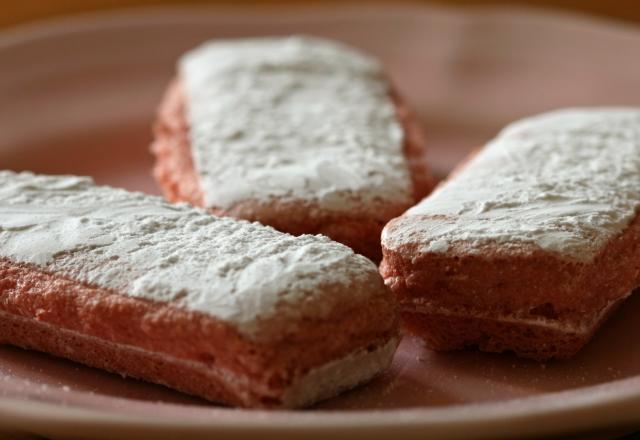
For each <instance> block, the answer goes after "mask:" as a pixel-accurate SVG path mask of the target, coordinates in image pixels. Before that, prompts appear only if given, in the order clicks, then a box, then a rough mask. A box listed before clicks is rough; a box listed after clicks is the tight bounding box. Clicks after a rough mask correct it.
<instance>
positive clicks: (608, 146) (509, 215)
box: [383, 108, 640, 260]
mask: <svg viewBox="0 0 640 440" xmlns="http://www.w3.org/2000/svg"><path fill="white" fill-rule="evenodd" d="M638 206H640V109H637V108H582V109H568V110H559V111H554V112H550V113H546V114H543V115H540V116H536V117H532V118H528V119H524V120H522V121H519V122H516V123H514V124H512V125H510V126H508V127H507V128H505V129H504V130H503V131H502V132H501V133H500V135H499V136H498V137H497V138H496V139H495V140H493V141H492V142H490V143H489V144H488V145H487V146H486V147H485V148H484V149H483V150H482V151H481V152H480V153H479V154H478V155H477V156H476V157H475V158H474V159H473V160H472V162H471V163H470V164H469V165H468V166H467V167H466V168H465V169H464V170H463V171H462V172H461V173H460V174H458V175H457V176H455V177H453V178H452V180H451V181H449V182H447V183H446V184H445V185H443V186H442V187H440V188H439V189H438V190H437V191H436V192H435V193H434V194H432V195H431V196H430V197H428V198H426V199H425V200H423V201H422V202H421V203H419V204H418V205H417V206H415V207H413V208H411V209H410V210H409V211H407V213H406V214H405V215H404V216H403V218H401V219H400V220H399V221H396V222H395V224H393V226H391V227H388V228H387V229H386V230H385V231H384V232H383V244H384V246H385V247H387V248H391V249H393V248H397V247H399V246H403V245H406V244H410V243H418V244H419V246H420V249H421V251H422V252H446V251H447V250H448V249H449V247H450V245H452V244H455V243H464V245H465V251H470V252H473V251H474V250H479V249H480V248H481V247H482V245H484V244H486V243H488V242H491V243H500V245H501V246H503V247H509V246H514V245H515V246H518V245H519V244H521V243H531V244H534V245H537V246H538V247H540V248H542V249H544V250H546V251H550V252H554V253H557V254H561V255H563V256H566V257H570V258H573V259H578V260H589V259H592V258H593V257H594V256H595V255H596V254H597V253H598V252H599V251H600V249H602V247H603V246H604V245H605V244H606V242H607V241H608V240H609V239H611V237H613V236H615V235H616V234H618V233H620V232H622V231H623V230H624V229H625V228H626V227H627V225H628V224H629V222H630V221H631V220H632V219H633V218H634V217H635V215H636V213H637V210H638Z"/></svg>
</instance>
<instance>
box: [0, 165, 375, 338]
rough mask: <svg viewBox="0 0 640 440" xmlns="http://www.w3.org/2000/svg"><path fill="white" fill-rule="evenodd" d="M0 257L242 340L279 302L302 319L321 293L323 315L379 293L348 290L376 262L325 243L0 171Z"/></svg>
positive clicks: (79, 181)
mask: <svg viewBox="0 0 640 440" xmlns="http://www.w3.org/2000/svg"><path fill="white" fill-rule="evenodd" d="M0 257H5V258H9V259H11V260H14V261H18V262H24V263H31V264H34V265H37V266H39V267H41V268H43V269H45V270H47V271H52V272H56V273H61V274H65V275H67V276H69V277H71V278H73V279H76V280H78V281H81V282H86V283H89V284H92V285H96V286H99V287H102V288H107V289H113V290H116V291H119V292H122V293H123V294H126V295H130V296H133V297H140V298H146V299H150V300H154V301H174V302H176V303H177V304H180V305H182V306H183V307H185V308H187V309H190V310H194V311H198V312H203V313H206V314H209V315H211V316H214V317H216V318H218V319H220V320H223V321H227V322H230V323H231V324H233V325H235V326H237V327H238V328H239V330H241V331H243V332H244V333H246V334H249V335H251V334H254V333H255V332H257V331H258V330H259V328H258V320H259V318H267V317H270V316H272V315H273V313H274V312H275V307H276V305H277V304H279V303H281V302H289V303H291V304H294V305H297V307H298V309H297V310H296V308H295V307H294V308H290V309H291V310H290V312H289V313H294V314H295V313H297V315H300V316H302V315H303V311H306V312H309V311H308V310H306V309H305V304H307V303H309V299H310V298H311V297H313V296H317V295H324V296H325V297H326V298H323V302H321V303H323V304H324V303H326V304H327V306H326V307H325V308H323V307H318V306H317V304H318V302H317V301H315V302H314V304H315V306H314V308H312V309H311V311H310V312H309V313H313V314H315V316H317V317H322V316H323V314H326V313H329V308H330V307H329V305H330V304H331V303H332V302H333V301H336V300H338V301H340V300H345V301H346V300H349V301H358V300H363V299H366V298H364V297H365V296H371V295H375V294H377V293H376V292H379V291H377V290H376V289H361V288H357V287H356V286H358V285H362V284H363V283H365V284H366V283H367V282H372V283H374V284H375V281H374V280H376V279H377V278H378V274H377V269H376V267H375V265H374V264H373V263H372V262H370V261H369V260H367V259H366V258H364V257H362V256H360V255H356V254H354V253H353V252H352V251H351V250H350V249H349V248H348V247H346V246H343V245H341V244H338V243H335V242H332V241H330V240H329V239H327V238H326V237H322V236H310V235H306V236H301V237H293V236H291V235H288V234H283V233H280V232H277V231H275V230H274V229H272V228H269V227H266V226H262V225H259V224H257V223H249V222H246V221H237V220H232V219H228V218H218V217H214V216H211V215H209V214H207V213H206V212H205V211H204V210H200V209H196V208H192V207H189V206H187V205H172V204H169V203H166V202H164V201H163V200H162V199H160V198H158V197H152V196H147V195H144V194H141V193H131V192H127V191H125V190H120V189H114V188H109V187H100V186H96V185H94V184H93V182H92V181H91V179H89V178H84V177H74V176H41V175H34V174H31V173H14V172H10V171H0ZM327 286H341V287H343V288H327ZM359 295H360V296H361V297H360V298H358V296H359ZM288 318H290V319H295V316H283V319H288Z"/></svg>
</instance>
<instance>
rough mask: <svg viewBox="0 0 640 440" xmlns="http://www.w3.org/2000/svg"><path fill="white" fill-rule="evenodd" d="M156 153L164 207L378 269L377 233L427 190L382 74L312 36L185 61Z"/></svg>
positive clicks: (411, 123) (225, 46)
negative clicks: (190, 207) (306, 236)
mask: <svg viewBox="0 0 640 440" xmlns="http://www.w3.org/2000/svg"><path fill="white" fill-rule="evenodd" d="M153 151H154V152H155V154H156V156H157V159H158V160H157V163H156V168H155V175H156V178H157V179H158V181H159V182H160V184H161V185H162V187H163V189H164V191H165V194H166V195H167V197H168V198H169V199H170V200H174V201H189V202H191V203H195V204H198V205H201V206H204V207H207V208H208V209H209V210H211V211H212V212H214V213H216V214H222V215H230V216H234V217H238V218H246V219H250V220H257V221H260V222H261V223H264V224H269V225H272V226H274V227H275V228H277V229H279V230H282V231H285V232H290V233H293V234H296V235H297V234H302V233H322V234H325V235H328V236H330V237H332V238H334V239H336V240H337V241H340V242H342V243H345V244H347V245H349V246H351V247H353V248H354V249H355V250H356V251H358V252H360V253H363V254H364V255H367V256H369V257H370V258H373V259H378V260H379V258H380V244H379V236H380V231H381V230H382V227H383V226H384V224H385V223H386V222H387V221H388V220H389V219H391V218H393V217H394V216H397V215H399V214H400V213H402V212H403V211H404V210H405V209H407V208H408V207H410V206H411V205H412V204H413V203H415V201H417V200H419V199H420V198H421V197H423V196H424V195H425V194H426V193H428V191H429V190H430V189H431V179H430V176H429V173H428V170H427V169H426V164H425V157H424V140H423V138H422V134H421V131H420V128H419V127H418V125H417V123H416V121H415V119H414V117H413V116H412V114H411V112H410V111H409V110H408V109H407V108H406V106H405V105H404V104H403V103H402V100H401V99H400V98H399V97H398V96H397V93H396V92H395V91H394V90H392V89H391V87H390V85H389V83H388V81H387V80H386V78H385V75H384V72H383V70H382V68H381V66H380V64H379V63H378V62H377V61H376V60H374V59H373V58H371V57H369V56H367V55H364V54H362V53H360V52H358V51H356V50H354V49H351V48H349V47H347V46H344V45H342V44H340V43H337V42H331V41H328V40H323V39H318V38H310V37H288V38H263V39H245V40H216V41H213V42H209V43H206V44H204V45H202V46H201V47H199V48H197V49H194V50H193V51H191V52H189V53H187V54H186V55H185V56H184V57H183V58H182V59H181V61H180V63H179V77H178V80H177V81H176V82H174V83H173V84H172V86H171V87H170V88H169V90H168V92H167V95H166V97H165V99H164V101H163V103H162V105H161V108H160V112H159V118H158V124H157V126H156V141H155V143H154V145H153Z"/></svg>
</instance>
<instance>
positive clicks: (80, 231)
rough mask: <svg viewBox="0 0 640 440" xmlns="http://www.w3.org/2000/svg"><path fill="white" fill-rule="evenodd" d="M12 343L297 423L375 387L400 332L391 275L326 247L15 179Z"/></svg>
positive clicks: (109, 191) (5, 188) (0, 328)
mask: <svg viewBox="0 0 640 440" xmlns="http://www.w3.org/2000/svg"><path fill="white" fill-rule="evenodd" d="M0 343H6V344H13V345H17V346H21V347H25V348H30V349H36V350H40V351H44V352H47V353H51V354H54V355H57V356H61V357H65V358H69V359H72V360H75V361H78V362H82V363H84V364H87V365H90V366H93V367H97V368H103V369H106V370H108V371H112V372H116V373H120V374H122V375H127V376H132V377H136V378H140V379H144V380H147V381H151V382H155V383H159V384H164V385H166V386H168V387H171V388H175V389H177V390H180V391H183V392H186V393H190V394H193V395H196V396H200V397H203V398H205V399H209V400H212V401H216V402H222V403H225V404H228V405H235V406H243V407H287V408H291V407H301V406H306V405H311V404H313V403H314V402H316V401H318V400H321V399H325V398H328V397H331V396H334V395H336V394H338V393H339V392H341V391H343V390H346V389H349V388H351V387H354V386H356V385H358V384H360V383H363V382H366V381H368V380H369V379H371V378H372V377H373V376H374V375H376V374H377V373H378V372H380V371H381V370H382V369H384V368H385V367H387V366H388V365H389V363H390V362H391V359H392V356H393V353H394V351H395V348H396V346H397V343H398V331H397V313H396V308H395V304H394V301H393V298H392V296H391V294H390V292H389V291H388V290H387V289H386V288H385V286H384V284H383V282H382V278H381V277H380V275H379V274H378V272H377V268H376V266H375V265H374V264H373V263H371V261H369V260H368V259H366V258H365V257H363V256H360V255H357V254H354V253H353V251H352V250H351V249H349V248H348V247H346V246H343V245H341V244H339V243H335V242H332V241H330V240H329V239H328V238H326V237H322V236H310V235H305V236H300V237H294V236H291V235H288V234H283V233H280V232H277V231H275V230H274V229H272V228H270V227H266V226H262V225H259V224H257V223H249V222H246V221H238V220H233V219H230V218H218V217H215V216H212V215H210V214H209V213H207V212H206V211H204V210H201V209H198V208H193V207H190V206H187V205H184V204H181V205H172V204H169V203H167V202H165V201H163V200H162V199H160V198H158V197H152V196H147V195H144V194H140V193H130V192H127V191H125V190H120V189H114V188H109V187H102V186H95V185H94V184H93V182H92V181H91V180H90V179H88V178H83V177H74V176H42V175H34V174H31V173H14V172H10V171H0Z"/></svg>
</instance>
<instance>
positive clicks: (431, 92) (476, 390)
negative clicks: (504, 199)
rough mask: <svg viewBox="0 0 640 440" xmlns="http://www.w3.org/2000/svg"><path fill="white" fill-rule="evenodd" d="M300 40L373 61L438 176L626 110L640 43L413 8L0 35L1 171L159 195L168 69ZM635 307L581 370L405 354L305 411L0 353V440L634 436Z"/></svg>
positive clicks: (118, 17) (152, 20)
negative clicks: (345, 47)
mask: <svg viewBox="0 0 640 440" xmlns="http://www.w3.org/2000/svg"><path fill="white" fill-rule="evenodd" d="M293 32H305V33H312V34H318V35H325V36H329V37H334V38H338V39H341V40H344V41H346V42H349V43H351V44H354V45H356V46H360V47H362V48H364V49H366V50H369V51H371V52H373V53H374V54H376V55H378V56H379V57H381V58H382V59H383V60H384V61H385V62H386V63H387V65H388V66H389V69H390V71H391V73H392V76H393V78H394V79H395V81H396V83H397V84H398V85H399V87H400V89H401V90H402V91H403V92H404V94H405V95H406V96H407V98H408V100H409V101H410V102H411V103H412V104H413V105H414V106H415V108H416V109H417V110H418V112H419V114H420V116H421V118H422V120H423V121H424V124H425V127H426V129H427V133H428V136H429V140H430V145H431V153H432V154H431V159H432V163H433V165H434V168H435V170H436V172H437V173H438V174H439V175H441V176H442V175H444V174H446V172H447V171H448V170H449V169H450V168H451V167H452V166H453V165H454V164H455V163H456V162H457V161H458V160H459V159H460V158H462V157H463V156H464V154H465V153H466V152H467V151H468V150H469V149H471V148H473V147H477V146H479V145H481V144H482V143H484V142H485V141H486V140H487V139H489V138H490V137H491V136H492V135H493V134H494V133H495V132H496V130H497V129H498V128H499V127H500V126H502V125H503V124H505V123H507V122H508V121H510V120H513V119H516V118H519V117H521V116H524V115H527V114H531V113H535V112H539V111H543V110H547V109H551V108H554V107H559V106H571V105H585V104H630V105H634V104H638V102H640V87H639V82H638V78H640V58H639V57H638V53H640V34H639V33H638V32H637V31H636V30H635V29H630V28H623V27H619V26H614V25H612V24H606V23H601V22H595V21H590V20H588V19H586V18H574V17H569V16H557V15H551V14H547V13H540V12H536V13H532V12H531V11H522V10H504V9H501V10H483V11H474V12H465V13H463V12H461V11H456V10H446V9H431V8H429V9H427V8H423V7H420V6H404V7H397V6H396V7H391V6H389V7H382V6H375V7H369V8H357V9H356V8H354V7H352V8H346V9H345V8H339V7H338V6H334V7H331V8H329V7H321V6H318V7H314V8H313V9H293V10H291V9H289V10H273V9H271V10H265V11H256V10H252V11H251V12H246V11H239V10H228V9H225V10H220V9H216V10H213V9H172V10H166V9H165V10H134V11H128V12H126V13H118V14H109V15H96V16H82V17H78V18H74V19H70V20H65V21H61V22H55V23H48V24H44V25H34V26H27V27H23V28H20V29H16V30H12V31H8V32H5V33H4V35H2V36H0V103H1V105H0V168H11V169H16V170H22V169H29V170H34V171H37V172H43V173H75V174H89V175H92V176H94V177H95V178H96V180H97V181H98V182H99V183H106V184H111V185H116V186H123V187H126V188H129V189H134V190H142V191H147V192H151V193H157V192H158V190H157V188H156V186H155V185H154V183H153V181H152V179H151V177H150V167H151V163H152V160H151V157H150V156H149V153H148V151H147V150H148V147H147V146H148V144H149V140H150V125H151V122H152V120H153V115H154V107H155V105H156V104H157V102H158V100H159V98H160V95H161V93H162V90H163V88H164V87H165V85H166V84H167V81H168V79H169V78H170V76H171V75H172V73H173V65H174V62H175V60H176V57H177V56H178V54H180V53H181V52H183V51H184V50H186V49H188V48H190V47H192V46H194V45H195V44H197V43H198V42H200V41H202V40H205V39H207V38H211V37H239V36H246V35H262V34H288V33H293ZM638 313H640V298H632V299H631V300H630V301H628V302H627V303H626V304H625V305H624V307H622V309H621V310H620V312H619V313H618V314H617V315H616V316H615V317H614V318H613V319H612V320H611V321H610V322H609V323H608V324H607V325H606V326H605V328H603V329H602V331H601V332H600V333H599V334H598V336H597V337H596V339H595V340H594V341H593V343H591V344H590V345H589V346H588V347H587V348H586V349H585V350H584V351H583V352H582V353H581V354H580V355H579V356H577V357H576V358H575V359H573V360H571V361H568V362H555V363H548V364H537V363H532V362H525V361H520V360H518V359H515V358H514V357H512V356H509V355H503V356H498V355H484V354H480V353H475V352H467V353H451V354H436V353H433V352H431V351H429V350H426V349H423V348H422V347H420V345H419V344H418V342H417V341H415V340H413V339H411V338H405V340H404V341H403V343H402V345H401V347H400V349H399V351H398V353H397V356H396V358H395V361H394V364H393V367H392V368H391V369H390V371H388V372H387V373H386V374H384V375H383V376H381V377H379V378H378V379H376V380H375V381H374V382H373V383H371V384H370V385H368V386H366V387H363V388H360V389H358V390H355V391H352V392H350V393H347V394H345V395H344V396H342V397H340V398H336V399H333V400H331V401H327V402H325V403H323V404H321V405H319V406H318V407H317V408H315V409H311V410H307V411H293V412H287V411H279V412H263V411H244V410H234V409H227V408H221V407H216V406H214V405H211V404H209V403H206V402H203V401H200V400H197V399H194V398H190V397H188V396H185V395H181V394H178V393H175V392H172V391H170V390H168V389H165V388H163V387H159V386H154V385H149V384H145V383H142V382H138V381H134V380H126V379H122V378H120V377H118V376H115V375H111V374H107V373H104V372H101V371H98V370H93V369H90V368H85V367H82V366H80V365H77V364H74V363H71V362H67V361H64V360H60V359H56V358H53V357H50V356H46V355H42V354H38V353H33V352H28V351H23V350H20V349H16V348H11V347H1V348H0V396H1V397H0V428H2V429H5V430H8V429H11V430H22V431H29V432H35V433H40V434H43V435H48V436H65V437H74V436H75V437H89V436H90V437H96V438H97V437H113V436H124V435H133V434H135V435H137V436H139V437H144V436H146V437H149V438H161V437H167V438H169V437H174V436H175V435H176V433H177V432H181V433H189V434H192V435H194V436H196V435H199V436H202V437H205V436H206V437H210V436H212V435H216V436H217V437H216V438H221V436H228V437H234V438H237V437H243V436H249V435H251V434H252V433H253V434H254V433H256V432H260V434H261V436H263V437H265V438H267V437H279V436H282V435H285V434H286V435H289V436H293V435H297V436H303V435H304V436H306V437H307V438H311V437H318V438H320V437H322V438H326V437H327V436H328V435H331V436H333V437H334V438H343V437H344V438H347V437H350V438H353V436H354V435H355V434H359V435H366V436H368V437H369V438H376V437H388V436H389V435H394V436H404V437H407V438H409V437H422V438H424V437H425V436H428V435H432V436H434V437H438V438H444V437H456V438H459V437H464V436H473V437H476V438H477V437H494V438H495V437H498V436H509V435H514V434H520V435H524V434H528V435H533V434H535V435H540V434H552V433H555V434H557V433H563V432H576V431H579V430H585V429H594V428H603V427H607V426H614V425H616V426H620V425H621V424H640V344H637V343H636V341H635V337H636V335H638V334H640V320H638V319H637V314H638Z"/></svg>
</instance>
